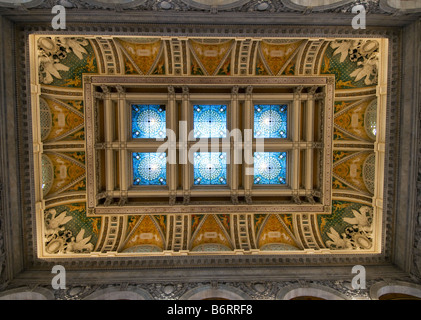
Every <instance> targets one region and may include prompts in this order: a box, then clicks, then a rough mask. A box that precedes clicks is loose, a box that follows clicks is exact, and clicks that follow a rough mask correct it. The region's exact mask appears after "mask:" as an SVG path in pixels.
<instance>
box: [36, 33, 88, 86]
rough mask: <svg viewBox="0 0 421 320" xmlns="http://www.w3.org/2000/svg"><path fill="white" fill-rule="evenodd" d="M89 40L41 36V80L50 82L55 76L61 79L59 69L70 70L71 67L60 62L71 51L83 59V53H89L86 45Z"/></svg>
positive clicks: (39, 54) (39, 53)
mask: <svg viewBox="0 0 421 320" xmlns="http://www.w3.org/2000/svg"><path fill="white" fill-rule="evenodd" d="M88 44H89V42H88V41H87V40H86V39H78V38H65V37H55V38H40V39H39V40H38V60H39V68H40V69H39V70H40V72H39V76H40V82H41V83H44V84H50V83H52V82H53V81H54V78H53V77H55V78H57V79H61V75H60V72H59V71H69V67H67V66H65V65H64V64H62V63H60V61H61V60H63V59H65V58H67V55H68V54H69V53H72V52H73V53H74V54H75V55H76V57H78V58H79V60H82V59H83V54H87V51H86V50H85V48H84V46H87V45H88Z"/></svg>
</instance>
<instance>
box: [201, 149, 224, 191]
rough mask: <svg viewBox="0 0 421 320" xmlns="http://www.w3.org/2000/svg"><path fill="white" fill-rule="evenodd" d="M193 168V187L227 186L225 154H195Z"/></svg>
mask: <svg viewBox="0 0 421 320" xmlns="http://www.w3.org/2000/svg"><path fill="white" fill-rule="evenodd" d="M193 166H194V184H195V185H224V184H227V154H226V152H195V153H194V165H193Z"/></svg>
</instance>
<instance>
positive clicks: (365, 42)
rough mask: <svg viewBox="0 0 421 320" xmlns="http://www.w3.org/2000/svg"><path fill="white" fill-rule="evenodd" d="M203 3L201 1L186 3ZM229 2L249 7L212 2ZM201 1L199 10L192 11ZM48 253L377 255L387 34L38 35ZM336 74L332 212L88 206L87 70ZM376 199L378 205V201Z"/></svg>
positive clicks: (38, 122) (39, 173) (39, 145)
mask: <svg viewBox="0 0 421 320" xmlns="http://www.w3.org/2000/svg"><path fill="white" fill-rule="evenodd" d="M185 2H186V3H189V4H191V5H195V4H197V6H199V7H200V5H201V4H202V2H203V1H185ZM215 2H218V4H221V5H231V4H233V5H234V4H237V3H238V4H240V3H241V4H242V3H245V1H215ZM194 3H195V4H194ZM32 41H33V43H34V46H33V47H34V49H33V51H32V52H31V54H32V55H33V56H34V57H36V58H37V59H36V60H35V59H32V61H37V65H36V67H35V69H36V70H37V79H36V82H37V85H38V86H39V89H40V90H38V92H39V94H38V100H37V101H36V102H34V105H33V108H34V110H36V112H37V113H38V114H37V116H36V118H35V121H34V129H33V130H34V131H33V132H34V154H35V157H34V158H35V168H36V169H35V171H36V174H35V176H36V179H37V185H36V188H37V190H38V192H37V201H38V202H40V203H43V206H42V209H40V210H39V211H38V212H37V219H38V221H39V222H42V223H39V224H38V225H39V228H38V232H39V233H41V236H40V237H38V239H43V244H42V245H39V246H38V247H39V248H40V249H39V255H40V256H42V257H45V258H48V257H57V256H60V257H74V256H80V257H89V256H90V255H92V254H95V255H98V254H104V255H107V254H110V253H112V254H115V255H122V256H133V255H135V256H137V255H139V256H142V255H163V254H167V255H168V254H170V255H171V254H173V255H177V254H192V255H194V254H248V253H250V254H274V253H276V254H291V253H294V254H306V253H308V252H321V253H326V252H331V253H337V254H342V253H350V252H351V253H376V252H378V250H379V248H380V246H381V243H380V239H381V232H382V230H381V226H382V222H381V212H382V208H381V205H379V204H378V203H379V201H376V200H379V199H380V200H381V199H382V190H381V188H379V187H378V184H376V183H375V181H376V177H377V178H378V177H382V175H381V171H382V170H383V167H382V165H383V164H382V161H383V160H382V158H381V156H379V155H378V154H379V153H378V149H376V146H377V144H378V143H379V142H381V139H384V137H383V138H382V134H384V128H381V123H383V122H379V121H378V119H380V117H381V116H384V114H380V113H379V112H377V111H378V108H379V106H378V95H377V92H378V90H377V86H378V85H379V79H381V75H380V74H379V70H381V68H380V67H379V64H380V63H381V57H382V56H385V55H387V52H383V51H382V48H387V46H382V41H384V40H382V39H357V40H356V39H289V38H288V39H281V38H280V39H274V38H270V39H246V38H244V39H241V38H240V39H238V38H235V39H234V38H233V39H230V38H223V39H217V38H214V39H213V38H212V39H211V38H209V39H208V38H206V39H201V38H191V39H179V38H173V39H172V38H165V39H164V38H140V37H139V38H137V37H117V36H116V37H111V36H107V37H106V36H102V37H101V36H85V37H70V36H48V35H42V36H41V35H33V36H32ZM84 74H92V75H94V74H95V75H96V74H100V75H127V76H128V77H130V76H132V77H135V76H139V75H142V76H150V77H154V76H156V75H166V76H180V77H182V76H197V77H208V76H213V77H231V76H244V77H259V76H272V77H277V76H290V77H298V76H314V75H335V81H336V82H335V84H336V91H335V103H334V115H333V120H332V121H333V124H334V128H333V159H332V160H333V174H332V175H333V176H332V199H333V201H332V206H331V211H329V212H326V213H324V214H315V213H300V214H289V213H285V214H267V213H262V212H255V213H247V214H241V213H239V214H234V213H231V214H219V213H218V214H215V213H212V212H209V213H207V214H188V213H185V214H161V213H156V214H147V215H135V214H132V215H129V214H128V215H125V216H124V215H115V216H113V215H104V216H97V217H93V216H91V215H89V214H88V212H87V208H86V193H87V191H86V174H87V172H86V171H85V170H86V169H85V164H86V159H85V131H84V117H85V115H84V112H85V111H84V95H83V85H84V84H83V75H84ZM373 204H375V205H373Z"/></svg>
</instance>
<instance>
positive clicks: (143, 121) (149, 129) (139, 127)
mask: <svg viewBox="0 0 421 320" xmlns="http://www.w3.org/2000/svg"><path fill="white" fill-rule="evenodd" d="M166 127H167V126H166V120H165V106H161V105H152V104H134V105H132V137H133V138H140V139H141V138H144V139H145V138H146V139H148V138H149V139H151V138H152V139H158V138H160V139H162V138H165V137H166Z"/></svg>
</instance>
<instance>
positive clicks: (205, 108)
mask: <svg viewBox="0 0 421 320" xmlns="http://www.w3.org/2000/svg"><path fill="white" fill-rule="evenodd" d="M226 131H227V106H226V105H195V106H193V133H194V137H195V138H225V137H226V134H227V133H226Z"/></svg>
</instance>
